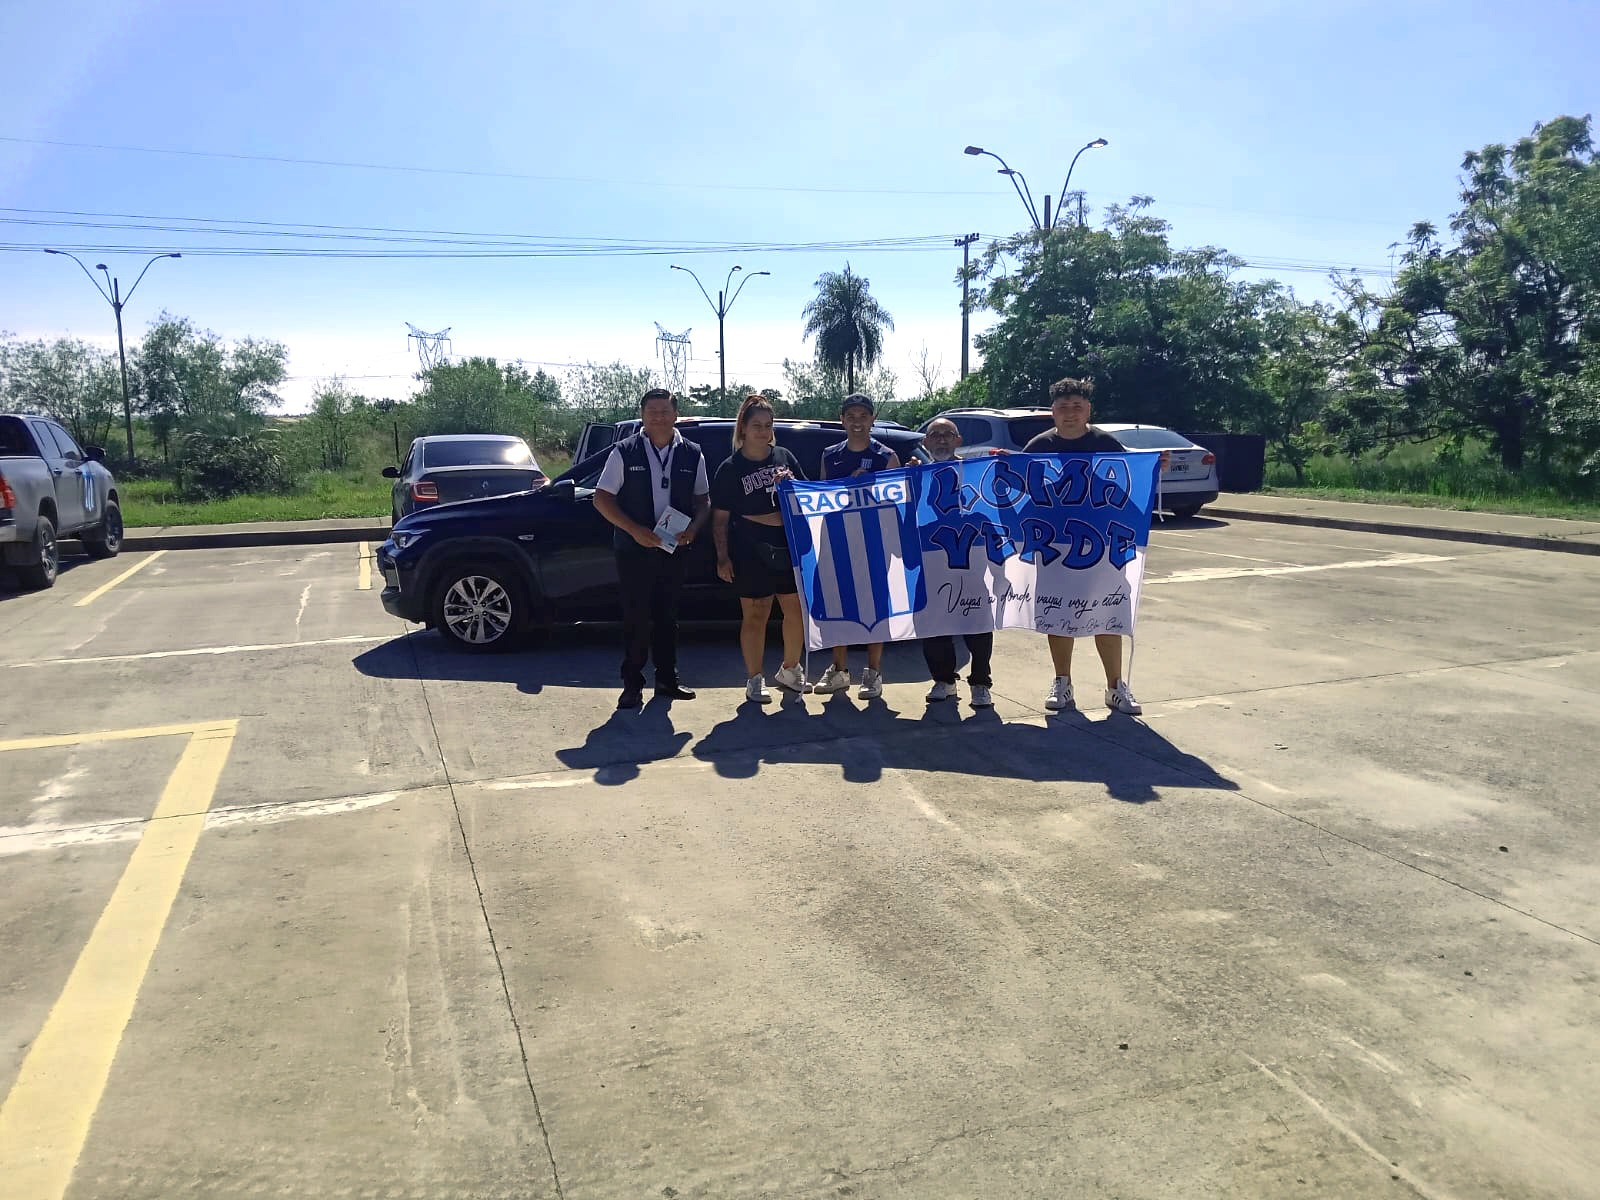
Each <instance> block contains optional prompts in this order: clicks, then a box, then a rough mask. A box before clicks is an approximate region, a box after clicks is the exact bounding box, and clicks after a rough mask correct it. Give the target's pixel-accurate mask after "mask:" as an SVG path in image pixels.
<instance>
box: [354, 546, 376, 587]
mask: <svg viewBox="0 0 1600 1200" xmlns="http://www.w3.org/2000/svg"><path fill="white" fill-rule="evenodd" d="M371 590H372V554H371V552H370V551H369V550H368V549H367V544H366V543H365V542H357V543H356V591H358V592H370V591H371Z"/></svg>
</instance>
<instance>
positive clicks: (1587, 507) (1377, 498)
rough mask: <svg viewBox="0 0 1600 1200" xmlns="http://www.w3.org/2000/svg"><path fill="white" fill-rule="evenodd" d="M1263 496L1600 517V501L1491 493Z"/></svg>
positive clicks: (1305, 491) (1286, 490) (1273, 490)
mask: <svg viewBox="0 0 1600 1200" xmlns="http://www.w3.org/2000/svg"><path fill="white" fill-rule="evenodd" d="M1262 494H1263V495H1267V496H1300V497H1303V498H1305V499H1307V500H1350V501H1354V502H1357V503H1361V504H1398V505H1405V506H1406V507H1409V508H1451V509H1456V510H1459V511H1461V512H1490V513H1507V514H1513V515H1517V516H1528V517H1563V518H1566V519H1567V520H1573V521H1583V520H1590V521H1594V520H1600V504H1582V503H1577V502H1574V501H1569V500H1562V499H1542V498H1540V497H1532V496H1494V497H1489V498H1485V499H1474V498H1471V497H1461V496H1432V495H1422V494H1420V493H1417V492H1383V491H1371V490H1368V489H1365V488H1316V487H1303V488H1301V487H1268V488H1264V489H1263V491H1262Z"/></svg>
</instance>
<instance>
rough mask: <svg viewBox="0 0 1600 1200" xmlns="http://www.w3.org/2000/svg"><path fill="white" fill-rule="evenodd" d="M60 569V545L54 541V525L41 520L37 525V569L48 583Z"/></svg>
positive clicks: (53, 580) (51, 581) (52, 580)
mask: <svg viewBox="0 0 1600 1200" xmlns="http://www.w3.org/2000/svg"><path fill="white" fill-rule="evenodd" d="M60 569H61V545H60V543H59V542H57V541H56V531H55V528H54V526H52V525H50V524H49V523H47V522H41V523H40V527H39V571H40V574H41V575H42V576H43V578H45V579H46V580H48V581H49V582H50V583H54V582H55V579H56V572H57V571H59V570H60Z"/></svg>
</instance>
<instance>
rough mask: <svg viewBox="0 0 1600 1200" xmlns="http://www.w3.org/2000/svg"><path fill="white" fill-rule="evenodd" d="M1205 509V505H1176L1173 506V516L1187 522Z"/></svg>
mask: <svg viewBox="0 0 1600 1200" xmlns="http://www.w3.org/2000/svg"><path fill="white" fill-rule="evenodd" d="M1203 507H1204V505H1200V504H1174V505H1173V506H1172V515H1173V516H1174V517H1176V518H1177V519H1178V520H1180V521H1187V520H1188V519H1189V518H1190V517H1192V516H1194V515H1195V514H1196V513H1198V512H1199V511H1200V510H1201V508H1203Z"/></svg>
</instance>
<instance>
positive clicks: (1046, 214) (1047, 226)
mask: <svg viewBox="0 0 1600 1200" xmlns="http://www.w3.org/2000/svg"><path fill="white" fill-rule="evenodd" d="M1044 227H1045V231H1046V232H1047V233H1048V232H1049V230H1050V197H1049V195H1046V196H1045V198H1044Z"/></svg>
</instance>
